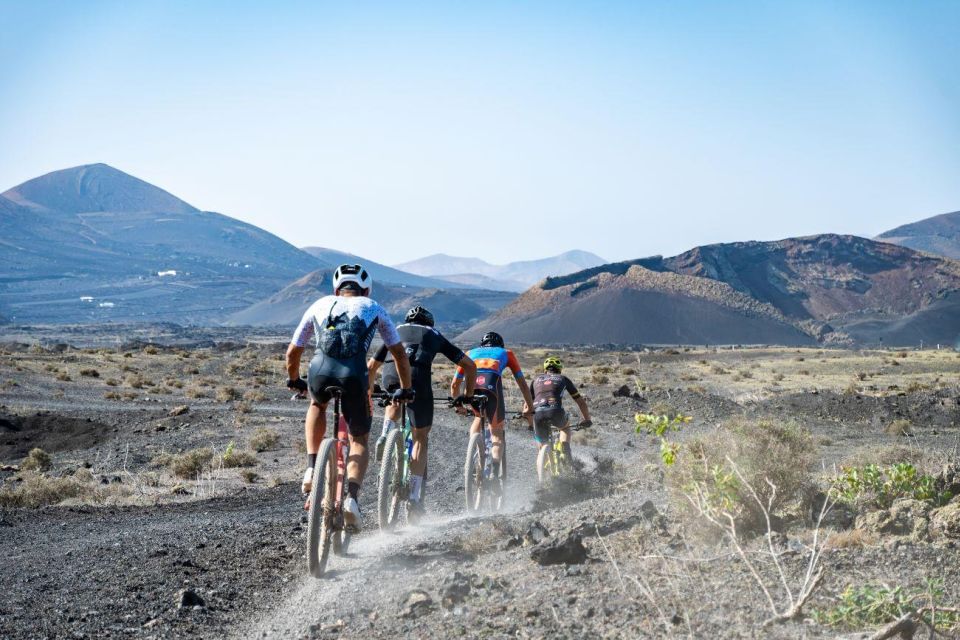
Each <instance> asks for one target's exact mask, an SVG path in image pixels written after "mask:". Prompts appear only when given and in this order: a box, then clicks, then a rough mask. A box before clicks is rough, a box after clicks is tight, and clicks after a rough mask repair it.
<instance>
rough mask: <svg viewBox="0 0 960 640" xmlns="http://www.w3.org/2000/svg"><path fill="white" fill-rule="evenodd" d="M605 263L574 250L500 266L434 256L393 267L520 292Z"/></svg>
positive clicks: (596, 256)
mask: <svg viewBox="0 0 960 640" xmlns="http://www.w3.org/2000/svg"><path fill="white" fill-rule="evenodd" d="M604 262H605V260H604V259H603V258H601V257H600V256H598V255H595V254H592V253H589V252H587V251H578V250H574V251H567V252H566V253H561V254H559V255H556V256H551V257H549V258H542V259H540V260H521V261H517V262H510V263H508V264H503V265H494V264H490V263H489V262H486V261H484V260H481V259H479V258H462V257H457V256H449V255H446V254H443V253H436V254H433V255H430V256H426V257H425V258H420V259H418V260H412V261H410V262H405V263H403V264H399V265H395V266H396V268H398V269H402V270H403V271H408V272H410V273H415V274H418V275H422V276H432V277H435V278H444V279H451V280H453V281H455V282H458V283H461V284H466V283H469V284H479V283H480V282H481V281H480V280H478V278H484V279H486V284H482V285H480V286H488V287H489V286H498V287H509V288H510V289H509V290H511V291H523V290H524V289H525V288H526V287H528V286H530V285H531V284H534V283H536V282H539V281H540V280H542V279H543V278H545V277H547V276H561V275H565V274H568V273H572V272H575V271H580V270H582V269H587V268H589V267H594V266H597V265H601V264H603V263H604Z"/></svg>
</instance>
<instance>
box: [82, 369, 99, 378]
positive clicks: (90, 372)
mask: <svg viewBox="0 0 960 640" xmlns="http://www.w3.org/2000/svg"><path fill="white" fill-rule="evenodd" d="M80 375H81V376H83V377H84V378H99V377H100V372H99V371H97V370H96V369H80Z"/></svg>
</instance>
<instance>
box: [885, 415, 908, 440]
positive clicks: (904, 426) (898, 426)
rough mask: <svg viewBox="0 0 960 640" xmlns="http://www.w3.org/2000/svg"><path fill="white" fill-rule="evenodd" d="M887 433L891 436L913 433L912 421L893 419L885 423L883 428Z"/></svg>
mask: <svg viewBox="0 0 960 640" xmlns="http://www.w3.org/2000/svg"><path fill="white" fill-rule="evenodd" d="M885 430H886V432H887V435H891V436H908V435H910V434H911V433H913V423H912V422H910V421H909V420H903V419H901V420H894V421H893V422H891V423H890V424H888V425H887V428H886V429H885Z"/></svg>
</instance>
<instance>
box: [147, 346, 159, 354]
mask: <svg viewBox="0 0 960 640" xmlns="http://www.w3.org/2000/svg"><path fill="white" fill-rule="evenodd" d="M143 352H144V353H145V354H147V355H148V356H155V355H157V354H158V353H159V351H158V350H157V348H156V347H155V346H153V345H152V344H150V345H147V346H146V347H144V348H143Z"/></svg>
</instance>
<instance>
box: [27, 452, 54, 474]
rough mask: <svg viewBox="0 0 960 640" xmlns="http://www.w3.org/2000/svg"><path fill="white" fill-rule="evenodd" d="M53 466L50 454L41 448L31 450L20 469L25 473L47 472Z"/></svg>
mask: <svg viewBox="0 0 960 640" xmlns="http://www.w3.org/2000/svg"><path fill="white" fill-rule="evenodd" d="M52 464H53V458H52V457H51V456H50V454H49V453H47V452H46V451H44V450H43V449H40V448H39V447H37V448H34V449H31V450H30V453H28V454H27V457H26V458H24V459H23V462H21V463H20V468H21V469H23V470H24V471H46V470H48V469H49V468H50V466H51V465H52Z"/></svg>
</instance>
